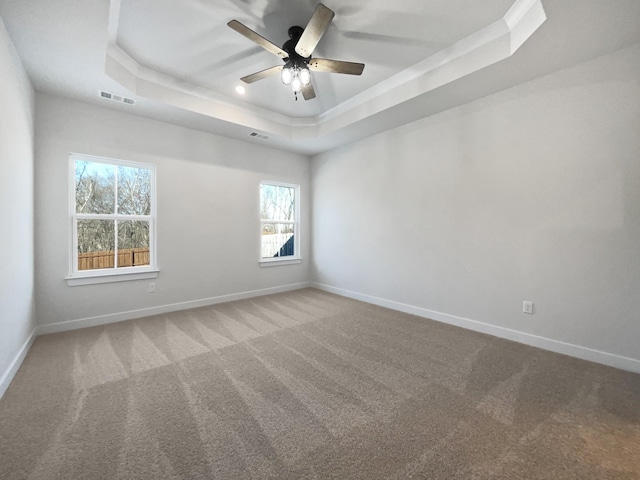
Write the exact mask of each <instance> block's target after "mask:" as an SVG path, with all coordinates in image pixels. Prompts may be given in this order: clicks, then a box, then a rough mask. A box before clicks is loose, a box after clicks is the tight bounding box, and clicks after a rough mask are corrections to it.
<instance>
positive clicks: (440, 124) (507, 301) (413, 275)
mask: <svg viewBox="0 0 640 480" xmlns="http://www.w3.org/2000/svg"><path fill="white" fill-rule="evenodd" d="M639 78H640V45H635V46H633V47H631V48H628V49H625V50H622V51H619V52H616V53H614V54H611V55H608V56H606V57H602V58H598V59H595V60H592V61H590V62H587V63H583V64H580V65H577V66H575V67H572V68H570V69H567V70H563V71H560V72H558V73H555V74H552V75H550V76H547V77H544V78H540V79H538V80H535V81H533V82H530V83H527V84H523V85H520V86H518V87H515V88H513V89H510V90H507V91H504V92H501V93H498V94H495V95H492V96H490V97H487V98H484V99H481V100H478V101H475V102H473V103H470V104H467V105H464V106H462V107H459V108H456V109H453V110H450V111H447V112H444V113H442V114H439V115H436V116H433V117H429V118H426V119H422V120H420V121H417V122H415V123H413V124H410V125H406V126H402V127H399V128H396V129H394V130H390V131H387V132H384V133H382V134H379V135H377V136H375V137H372V138H368V139H366V140H363V141H360V142H358V143H355V144H352V145H349V146H345V147H342V148H339V149H336V150H333V151H330V152H327V153H324V154H321V155H319V156H317V157H315V158H314V159H313V161H312V179H313V187H312V188H313V196H312V203H313V205H314V207H313V233H314V236H313V240H312V244H313V249H314V250H313V252H314V278H313V280H314V281H316V282H318V283H320V284H323V285H327V286H330V287H334V288H337V289H341V290H340V291H341V292H343V293H345V292H346V293H348V294H351V295H353V294H356V295H367V296H369V298H371V299H374V300H375V299H378V300H383V301H393V302H399V304H404V305H405V306H410V307H419V308H421V309H425V311H426V310H428V311H429V312H436V313H441V314H443V317H445V320H446V318H451V319H453V318H454V317H455V318H461V319H468V320H473V321H476V322H484V323H486V324H489V325H492V326H495V327H499V328H502V329H511V330H514V331H517V332H524V333H526V334H530V335H534V336H540V337H545V338H547V339H552V340H555V341H558V342H566V343H569V344H573V345H577V346H580V347H586V348H588V349H594V350H598V351H601V352H606V353H610V354H614V355H618V356H623V357H629V358H631V359H636V360H640V344H639V343H638V339H639V338H640V313H638V312H640V294H639V292H640V85H639V81H638V79H639ZM336 291H338V290H336ZM523 300H530V301H533V302H535V308H536V310H535V315H533V316H530V315H525V314H523V313H522V302H523ZM383 303H384V302H383ZM447 316H448V317H447ZM503 331H506V330H503ZM514 338H518V337H517V335H516V336H514ZM531 338H533V337H531ZM639 365H640V364H639Z"/></svg>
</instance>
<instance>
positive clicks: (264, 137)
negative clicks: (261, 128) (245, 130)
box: [249, 132, 269, 140]
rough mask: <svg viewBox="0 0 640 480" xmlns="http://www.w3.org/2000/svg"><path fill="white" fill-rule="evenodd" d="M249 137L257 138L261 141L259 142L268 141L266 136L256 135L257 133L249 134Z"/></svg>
mask: <svg viewBox="0 0 640 480" xmlns="http://www.w3.org/2000/svg"><path fill="white" fill-rule="evenodd" d="M249 136H250V137H255V138H259V139H261V140H268V139H269V137H267V136H266V135H263V134H261V133H258V132H251V133H250V134H249Z"/></svg>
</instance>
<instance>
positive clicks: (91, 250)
mask: <svg viewBox="0 0 640 480" xmlns="http://www.w3.org/2000/svg"><path fill="white" fill-rule="evenodd" d="M114 227H115V221H113V220H78V270H95V269H102V268H114V261H115V254H114V249H115V238H116V237H115V232H114Z"/></svg>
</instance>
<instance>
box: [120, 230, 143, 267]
mask: <svg viewBox="0 0 640 480" xmlns="http://www.w3.org/2000/svg"><path fill="white" fill-rule="evenodd" d="M149 264H150V262H149V222H147V221H144V220H136V221H132V220H125V221H122V220H121V221H119V222H118V267H137V266H139V265H149Z"/></svg>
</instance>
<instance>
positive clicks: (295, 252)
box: [260, 182, 300, 263]
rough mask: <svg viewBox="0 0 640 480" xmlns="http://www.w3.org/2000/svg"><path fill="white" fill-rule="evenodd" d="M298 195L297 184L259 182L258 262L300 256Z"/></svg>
mask: <svg viewBox="0 0 640 480" xmlns="http://www.w3.org/2000/svg"><path fill="white" fill-rule="evenodd" d="M299 197H300V187H299V186H298V185H290V184H286V183H276V182H262V183H261V184H260V239H261V244H260V259H261V262H263V263H266V262H279V261H283V260H298V259H299V258H300V246H299V245H300V229H299V226H298V224H299V214H298V209H299V205H298V203H299V200H298V199H299Z"/></svg>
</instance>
